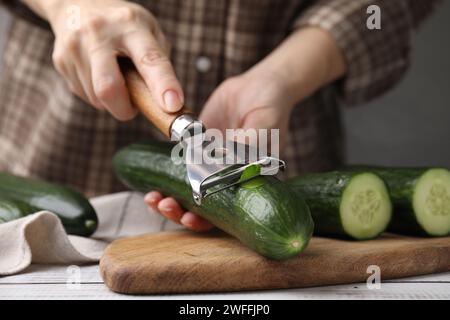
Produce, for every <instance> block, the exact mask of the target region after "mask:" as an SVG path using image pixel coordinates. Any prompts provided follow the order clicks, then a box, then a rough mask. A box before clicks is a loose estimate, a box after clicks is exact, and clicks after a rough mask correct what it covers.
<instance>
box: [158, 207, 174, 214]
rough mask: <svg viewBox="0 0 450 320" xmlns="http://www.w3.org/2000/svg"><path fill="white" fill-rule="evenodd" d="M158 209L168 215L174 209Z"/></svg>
mask: <svg viewBox="0 0 450 320" xmlns="http://www.w3.org/2000/svg"><path fill="white" fill-rule="evenodd" d="M158 209H159V210H161V211H162V212H166V213H169V212H172V208H171V207H161V208H158Z"/></svg>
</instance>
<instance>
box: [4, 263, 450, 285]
mask: <svg viewBox="0 0 450 320" xmlns="http://www.w3.org/2000/svg"><path fill="white" fill-rule="evenodd" d="M80 270H81V283H86V284H87V283H93V284H95V283H103V279H102V278H101V276H100V273H99V266H98V265H92V266H80ZM69 275H70V273H68V272H67V266H59V265H39V264H34V265H31V266H30V267H29V268H27V269H26V270H25V271H24V272H22V273H20V274H16V275H12V276H7V277H0V285H2V284H26V283H35V284H37V283H42V284H52V283H62V284H64V283H66V282H67V279H68V277H69ZM382 282H383V283H433V282H438V283H439V282H440V283H444V282H447V283H450V272H444V273H437V274H429V275H423V276H415V277H408V278H401V279H393V280H384V281H382Z"/></svg>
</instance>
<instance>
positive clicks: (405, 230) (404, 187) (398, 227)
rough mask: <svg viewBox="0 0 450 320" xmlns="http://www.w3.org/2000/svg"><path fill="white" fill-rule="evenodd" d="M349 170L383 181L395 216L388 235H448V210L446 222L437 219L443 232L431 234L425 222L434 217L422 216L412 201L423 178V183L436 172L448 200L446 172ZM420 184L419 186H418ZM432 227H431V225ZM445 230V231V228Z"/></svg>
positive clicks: (435, 169)
mask: <svg viewBox="0 0 450 320" xmlns="http://www.w3.org/2000/svg"><path fill="white" fill-rule="evenodd" d="M350 168H351V169H353V170H367V171H371V172H374V173H376V174H377V175H379V176H380V177H381V178H383V180H385V182H386V184H387V185H388V187H389V193H390V195H391V200H392V202H393V205H394V215H393V219H392V222H391V225H390V226H389V228H388V230H389V231H391V232H394V233H399V234H405V235H412V236H436V237H438V236H448V235H450V207H448V208H447V211H446V213H447V215H446V218H444V219H443V220H441V219H440V220H441V224H442V225H441V226H440V228H443V230H432V229H434V228H430V227H429V226H428V227H427V223H426V219H434V218H435V217H433V216H432V215H427V214H426V213H425V214H424V213H423V212H422V213H421V212H420V211H419V210H417V209H418V206H417V205H416V206H414V202H415V201H414V199H415V198H416V197H418V193H415V191H416V190H417V188H418V186H420V184H422V183H423V178H422V177H425V179H426V176H427V175H429V174H430V173H433V172H438V175H439V176H442V177H443V178H442V183H443V185H444V186H445V187H446V189H447V197H450V182H446V181H448V180H450V178H448V179H446V178H445V177H444V176H448V175H450V171H449V170H448V169H447V168H440V167H426V168H388V167H376V166H375V167H373V166H352V167H350ZM419 181H422V182H420V184H419V185H418V183H419ZM416 203H417V200H416ZM444 209H445V207H444ZM431 222H433V221H431ZM432 224H433V223H430V225H432ZM438 224H439V222H438ZM445 226H448V227H447V228H445ZM445 229H446V230H445ZM436 231H439V232H436Z"/></svg>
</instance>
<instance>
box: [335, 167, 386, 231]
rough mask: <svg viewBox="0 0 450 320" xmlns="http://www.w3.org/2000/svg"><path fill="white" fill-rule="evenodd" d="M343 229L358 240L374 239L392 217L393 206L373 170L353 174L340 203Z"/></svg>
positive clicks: (383, 185)
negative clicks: (371, 171)
mask: <svg viewBox="0 0 450 320" xmlns="http://www.w3.org/2000/svg"><path fill="white" fill-rule="evenodd" d="M340 213H341V222H342V226H343V228H344V230H345V231H346V233H348V234H349V235H350V236H352V237H354V238H356V239H370V238H374V237H376V236H377V235H379V234H380V233H381V232H383V231H384V230H385V229H386V227H387V225H388V224H389V222H390V220H391V213H392V205H391V201H390V200H389V194H388V191H387V188H386V186H385V184H384V183H383V181H382V180H381V179H380V178H379V177H378V176H376V175H374V174H372V173H361V174H358V175H357V176H355V177H353V178H352V179H351V180H350V182H349V184H348V185H347V187H346V188H345V189H344V192H343V194H342V199H341V203H340Z"/></svg>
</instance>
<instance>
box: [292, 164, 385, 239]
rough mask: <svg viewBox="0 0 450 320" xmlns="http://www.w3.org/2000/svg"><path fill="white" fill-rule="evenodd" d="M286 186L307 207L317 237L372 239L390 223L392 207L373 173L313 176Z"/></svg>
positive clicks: (380, 181) (301, 177) (308, 175)
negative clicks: (295, 193) (305, 203)
mask: <svg viewBox="0 0 450 320" xmlns="http://www.w3.org/2000/svg"><path fill="white" fill-rule="evenodd" d="M288 183H289V184H290V185H291V186H292V187H293V188H294V189H295V190H296V191H297V192H298V193H299V195H300V196H302V197H303V198H304V199H305V200H306V202H307V204H308V206H309V207H310V209H311V214H312V217H313V220H314V224H315V229H314V232H315V234H316V235H324V236H333V237H335V236H337V237H344V238H352V239H356V240H366V239H373V238H375V237H377V236H378V235H379V234H380V233H382V232H383V231H384V230H385V229H386V228H387V226H388V225H389V223H390V220H391V216H392V204H391V201H390V198H389V193H388V189H387V187H386V184H385V183H384V181H383V180H382V179H381V178H380V177H378V176H377V175H375V174H373V173H370V172H366V171H361V172H357V171H331V172H325V173H312V174H306V175H302V176H300V177H297V178H294V179H291V180H289V181H288Z"/></svg>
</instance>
